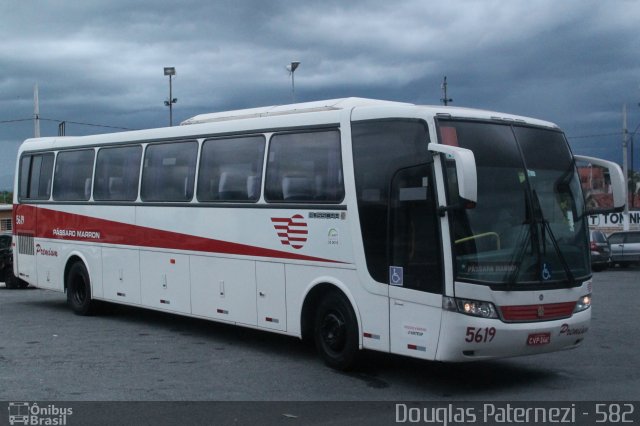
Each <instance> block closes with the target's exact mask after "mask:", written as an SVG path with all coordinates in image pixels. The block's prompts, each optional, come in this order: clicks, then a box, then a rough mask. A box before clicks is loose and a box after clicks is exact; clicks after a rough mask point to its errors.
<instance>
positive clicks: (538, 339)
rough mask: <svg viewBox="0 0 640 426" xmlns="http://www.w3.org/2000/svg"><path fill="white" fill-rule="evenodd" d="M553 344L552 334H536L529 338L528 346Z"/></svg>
mask: <svg viewBox="0 0 640 426" xmlns="http://www.w3.org/2000/svg"><path fill="white" fill-rule="evenodd" d="M549 343H551V333H535V334H530V335H529V337H527V345H528V346H540V345H548V344H549Z"/></svg>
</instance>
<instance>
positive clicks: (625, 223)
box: [622, 104, 629, 231]
mask: <svg viewBox="0 0 640 426" xmlns="http://www.w3.org/2000/svg"><path fill="white" fill-rule="evenodd" d="M628 144H629V130H628V129H627V104H622V172H623V173H624V189H625V193H627V192H628V191H629V161H628V159H627V146H628ZM622 227H623V228H622V229H624V230H625V231H628V230H629V198H628V197H627V199H626V200H625V203H624V213H623V214H622Z"/></svg>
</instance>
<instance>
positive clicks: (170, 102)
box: [164, 67, 178, 127]
mask: <svg viewBox="0 0 640 426" xmlns="http://www.w3.org/2000/svg"><path fill="white" fill-rule="evenodd" d="M164 75H168V76H169V100H168V101H164V106H168V107H169V127H171V126H173V104H175V103H176V102H178V98H174V97H173V93H172V90H173V88H172V85H171V77H173V76H174V75H176V69H175V68H174V67H164Z"/></svg>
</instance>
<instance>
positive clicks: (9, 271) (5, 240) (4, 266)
mask: <svg viewBox="0 0 640 426" xmlns="http://www.w3.org/2000/svg"><path fill="white" fill-rule="evenodd" d="M0 282H4V283H5V285H6V286H7V288H25V287H27V286H28V285H29V284H28V283H27V282H26V281H23V280H20V279H18V278H17V277H16V276H15V275H13V252H12V250H11V234H10V233H8V232H3V233H1V234H0Z"/></svg>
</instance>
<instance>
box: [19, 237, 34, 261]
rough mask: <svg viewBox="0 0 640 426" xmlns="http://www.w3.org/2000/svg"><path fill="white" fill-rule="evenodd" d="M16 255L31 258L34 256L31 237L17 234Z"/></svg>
mask: <svg viewBox="0 0 640 426" xmlns="http://www.w3.org/2000/svg"><path fill="white" fill-rule="evenodd" d="M18 253H20V254H28V255H31V256H33V255H34V254H35V250H34V245H33V235H28V234H18Z"/></svg>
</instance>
